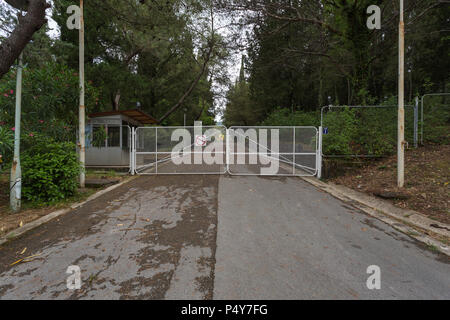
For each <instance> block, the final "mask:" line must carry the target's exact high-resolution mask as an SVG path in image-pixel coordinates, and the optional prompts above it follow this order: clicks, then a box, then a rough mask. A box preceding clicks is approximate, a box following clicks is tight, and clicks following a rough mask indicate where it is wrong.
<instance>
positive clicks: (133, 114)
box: [89, 109, 158, 124]
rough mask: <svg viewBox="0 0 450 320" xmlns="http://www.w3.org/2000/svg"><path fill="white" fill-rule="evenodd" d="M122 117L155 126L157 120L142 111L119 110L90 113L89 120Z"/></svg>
mask: <svg viewBox="0 0 450 320" xmlns="http://www.w3.org/2000/svg"><path fill="white" fill-rule="evenodd" d="M116 115H124V116H127V117H130V118H131V119H133V120H135V121H137V122H140V123H142V124H157V123H158V120H156V119H155V118H153V117H152V116H150V115H148V114H147V113H145V112H144V111H142V110H137V109H135V110H120V111H107V112H97V113H91V114H90V115H89V118H100V117H107V116H116Z"/></svg>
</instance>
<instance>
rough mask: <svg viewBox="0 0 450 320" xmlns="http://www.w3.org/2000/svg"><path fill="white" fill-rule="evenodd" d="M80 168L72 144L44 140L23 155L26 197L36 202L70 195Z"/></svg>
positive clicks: (75, 186) (23, 190)
mask: <svg viewBox="0 0 450 320" xmlns="http://www.w3.org/2000/svg"><path fill="white" fill-rule="evenodd" d="M80 170H81V167H80V164H79V162H78V159H77V155H76V149H75V145H74V144H73V143H70V142H62V143H61V142H54V141H51V140H45V139H42V140H40V141H39V142H38V143H37V144H35V145H34V146H33V147H31V148H30V149H29V150H27V153H26V154H25V155H24V156H23V157H22V181H23V188H22V194H23V197H24V199H26V200H29V201H32V202H35V203H52V202H56V201H59V200H62V199H65V198H67V197H70V196H72V195H74V193H75V192H76V189H77V185H78V183H77V177H78V175H79V173H80Z"/></svg>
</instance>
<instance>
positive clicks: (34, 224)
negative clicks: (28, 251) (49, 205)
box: [0, 176, 137, 246]
mask: <svg viewBox="0 0 450 320" xmlns="http://www.w3.org/2000/svg"><path fill="white" fill-rule="evenodd" d="M136 178H137V176H131V177H128V178H126V179H125V180H123V181H122V182H120V183H118V184H115V185H112V186H111V187H108V188H106V189H103V190H100V191H98V192H96V193H94V194H93V195H91V196H90V197H89V198H87V199H86V200H84V201H82V202H78V203H74V204H72V205H71V206H70V207H68V208H65V209H60V210H56V211H53V212H51V213H49V214H46V215H45V216H42V217H40V218H39V219H37V220H34V221H32V222H29V223H27V224H25V225H23V226H22V227H20V228H17V229H14V230H12V231H9V232H8V233H7V234H6V235H4V236H2V237H0V246H1V245H3V244H5V243H6V242H8V241H11V240H14V239H15V238H17V237H19V236H21V235H23V234H24V233H26V232H28V231H30V230H33V229H35V228H37V227H39V226H41V225H43V224H44V223H47V222H49V221H51V220H53V219H55V218H57V217H60V216H62V215H65V214H67V213H69V212H71V211H72V210H75V209H77V208H79V207H81V206H83V205H85V204H86V203H88V202H90V201H92V200H94V199H97V198H98V197H100V196H102V195H104V194H106V193H108V192H110V191H113V190H115V189H117V188H119V187H121V186H123V185H124V184H127V183H129V182H131V181H133V180H134V179H136Z"/></svg>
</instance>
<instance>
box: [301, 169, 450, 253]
mask: <svg viewBox="0 0 450 320" xmlns="http://www.w3.org/2000/svg"><path fill="white" fill-rule="evenodd" d="M302 179H303V180H305V181H306V182H308V183H310V184H312V185H313V186H315V187H316V188H318V189H320V190H322V191H324V192H327V193H329V194H330V195H332V196H333V197H335V198H337V199H339V200H342V201H345V202H347V203H350V204H351V205H353V206H354V207H356V208H358V209H360V210H362V211H364V212H365V213H367V214H368V215H370V216H372V217H374V218H376V219H378V220H381V221H383V222H385V223H387V224H389V225H390V226H392V227H393V228H395V229H397V230H398V231H400V232H403V233H405V234H407V235H408V236H410V237H412V238H414V239H416V240H418V241H420V242H422V243H424V244H425V245H426V246H427V247H428V248H429V249H430V250H432V251H439V252H441V253H443V254H445V255H447V256H450V246H449V244H450V226H449V225H446V224H443V223H436V221H434V220H431V219H429V218H427V217H426V216H424V215H422V214H420V213H418V212H416V211H413V210H405V209H401V208H398V207H395V206H394V205H392V204H391V203H389V202H387V201H383V200H380V199H377V198H375V197H372V196H368V195H366V194H363V193H361V192H358V191H355V190H352V189H349V188H345V187H343V186H337V185H334V184H332V183H325V182H323V181H320V180H317V179H316V178H311V177H302Z"/></svg>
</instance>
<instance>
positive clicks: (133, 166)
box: [130, 127, 136, 176]
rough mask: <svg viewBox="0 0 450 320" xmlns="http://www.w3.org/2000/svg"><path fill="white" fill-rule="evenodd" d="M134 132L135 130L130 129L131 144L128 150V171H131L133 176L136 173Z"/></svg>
mask: <svg viewBox="0 0 450 320" xmlns="http://www.w3.org/2000/svg"><path fill="white" fill-rule="evenodd" d="M135 137H136V131H135V128H134V127H133V128H131V143H130V148H131V155H130V167H131V168H130V170H131V175H132V176H134V175H135V173H136V139H135Z"/></svg>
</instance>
